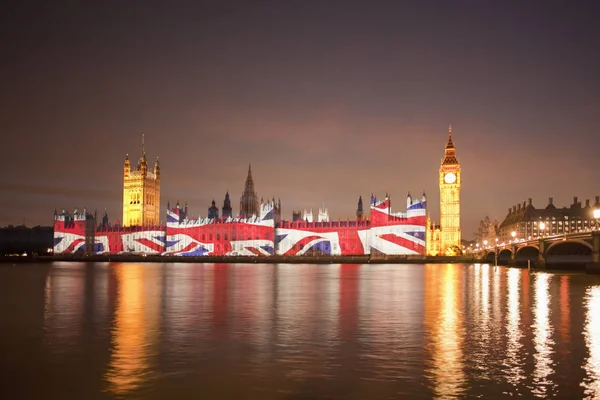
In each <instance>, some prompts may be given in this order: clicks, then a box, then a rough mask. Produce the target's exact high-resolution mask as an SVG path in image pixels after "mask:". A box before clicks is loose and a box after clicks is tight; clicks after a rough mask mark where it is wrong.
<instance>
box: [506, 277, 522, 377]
mask: <svg viewBox="0 0 600 400" xmlns="http://www.w3.org/2000/svg"><path fill="white" fill-rule="evenodd" d="M507 274H508V297H507V299H506V302H507V304H506V308H507V311H508V316H507V320H506V334H507V336H508V343H507V352H506V353H507V354H506V356H507V357H506V358H507V359H506V361H505V363H504V365H505V367H506V368H505V369H504V371H505V372H506V374H507V375H508V376H507V380H508V382H510V383H512V384H513V385H515V386H517V384H518V383H519V382H521V381H522V380H523V379H525V374H524V371H523V367H522V366H521V365H520V364H521V362H520V357H519V356H520V353H521V348H522V345H521V338H522V336H523V333H522V332H521V329H520V327H519V322H520V314H519V313H520V311H519V308H520V304H519V298H520V296H519V286H520V283H521V282H520V281H521V274H522V272H521V271H520V270H518V269H515V268H511V269H509V270H508V271H507Z"/></svg>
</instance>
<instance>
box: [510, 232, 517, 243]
mask: <svg viewBox="0 0 600 400" xmlns="http://www.w3.org/2000/svg"><path fill="white" fill-rule="evenodd" d="M510 236H512V238H513V242H514V241H515V237H517V232H515V231H512V232H511V233H510Z"/></svg>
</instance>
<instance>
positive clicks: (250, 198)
mask: <svg viewBox="0 0 600 400" xmlns="http://www.w3.org/2000/svg"><path fill="white" fill-rule="evenodd" d="M258 207H259V203H258V196H257V195H256V192H255V191H254V182H253V181H252V168H251V166H250V164H248V177H247V178H246V185H245V187H244V193H242V197H241V199H240V216H245V217H251V216H253V215H260V213H259V210H258Z"/></svg>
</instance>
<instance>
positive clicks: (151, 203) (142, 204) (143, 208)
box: [122, 135, 160, 226]
mask: <svg viewBox="0 0 600 400" xmlns="http://www.w3.org/2000/svg"><path fill="white" fill-rule="evenodd" d="M159 216H160V166H159V163H158V158H157V159H156V163H155V164H154V168H153V170H150V171H149V170H148V161H147V160H146V151H145V149H144V138H143V135H142V157H141V158H140V159H139V161H138V164H137V166H136V167H135V168H131V165H130V163H129V155H127V156H126V157H125V165H124V167H123V221H122V225H123V226H156V225H159V219H160V218H159Z"/></svg>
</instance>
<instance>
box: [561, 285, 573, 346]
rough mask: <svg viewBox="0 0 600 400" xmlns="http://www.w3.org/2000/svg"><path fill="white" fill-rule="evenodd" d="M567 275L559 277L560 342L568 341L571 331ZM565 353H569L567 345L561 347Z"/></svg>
mask: <svg viewBox="0 0 600 400" xmlns="http://www.w3.org/2000/svg"><path fill="white" fill-rule="evenodd" d="M569 290H570V288H569V277H568V276H562V277H561V278H560V329H559V333H560V336H561V342H563V343H569V342H570V336H571V334H570V332H571V321H570V315H571V304H570V303H569ZM561 348H562V350H563V352H564V353H565V354H569V353H570V351H569V348H568V347H567V346H562V347H561Z"/></svg>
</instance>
